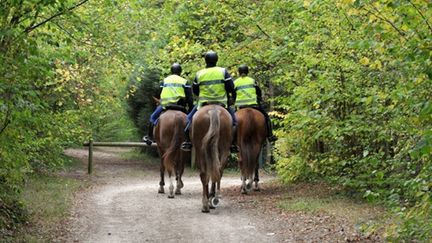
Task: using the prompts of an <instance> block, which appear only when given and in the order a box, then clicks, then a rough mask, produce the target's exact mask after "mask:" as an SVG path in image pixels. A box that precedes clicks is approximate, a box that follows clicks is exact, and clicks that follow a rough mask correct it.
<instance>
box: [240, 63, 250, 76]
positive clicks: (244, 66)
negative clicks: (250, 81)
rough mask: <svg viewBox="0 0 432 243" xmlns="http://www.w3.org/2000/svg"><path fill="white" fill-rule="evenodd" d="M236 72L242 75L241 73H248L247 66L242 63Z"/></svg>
mask: <svg viewBox="0 0 432 243" xmlns="http://www.w3.org/2000/svg"><path fill="white" fill-rule="evenodd" d="M238 72H239V74H240V75H242V74H246V75H247V74H248V73H249V67H248V66H247V65H245V64H242V65H240V66H239V67H238Z"/></svg>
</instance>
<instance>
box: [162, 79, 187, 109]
mask: <svg viewBox="0 0 432 243" xmlns="http://www.w3.org/2000/svg"><path fill="white" fill-rule="evenodd" d="M186 82H187V80H186V79H184V78H182V77H180V76H178V75H175V74H174V75H170V76H168V77H166V78H165V79H164V80H163V84H162V86H161V87H162V92H161V95H160V97H161V105H162V107H164V108H165V107H166V106H168V105H173V104H177V102H178V101H179V100H180V99H181V98H185V97H186V94H185V91H184V87H185V85H186Z"/></svg>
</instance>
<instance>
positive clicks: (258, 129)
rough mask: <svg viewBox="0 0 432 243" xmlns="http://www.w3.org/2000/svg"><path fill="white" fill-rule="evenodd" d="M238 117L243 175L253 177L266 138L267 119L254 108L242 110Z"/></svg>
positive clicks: (237, 113) (238, 137) (238, 138)
mask: <svg viewBox="0 0 432 243" xmlns="http://www.w3.org/2000/svg"><path fill="white" fill-rule="evenodd" d="M236 116H237V122H238V125H237V144H238V145H239V147H240V160H239V162H240V169H241V170H242V174H245V175H252V173H254V170H255V168H256V166H257V161H258V157H259V154H260V151H261V147H262V145H263V143H264V141H265V137H266V127H265V117H264V115H263V114H262V113H261V112H260V111H258V110H256V109H253V108H244V109H240V110H239V111H237V112H236Z"/></svg>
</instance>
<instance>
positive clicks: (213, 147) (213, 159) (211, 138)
mask: <svg viewBox="0 0 432 243" xmlns="http://www.w3.org/2000/svg"><path fill="white" fill-rule="evenodd" d="M207 113H208V114H209V116H210V125H209V129H208V130H207V133H206V134H205V136H204V138H203V140H202V144H201V146H202V151H204V160H205V166H206V174H207V175H209V176H210V178H211V180H212V181H213V182H217V181H219V180H220V171H219V169H220V167H221V162H220V160H219V140H220V134H219V130H220V111H219V110H217V109H211V110H209V111H208V112H207Z"/></svg>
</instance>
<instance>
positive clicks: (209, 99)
mask: <svg viewBox="0 0 432 243" xmlns="http://www.w3.org/2000/svg"><path fill="white" fill-rule="evenodd" d="M204 59H205V62H206V68H205V69H202V70H200V71H198V72H197V74H196V76H195V80H194V82H193V84H192V90H193V93H194V94H195V95H196V96H198V104H197V105H196V106H195V107H194V109H193V110H192V111H191V112H190V113H189V114H188V117H187V118H188V123H187V125H186V129H185V132H186V141H185V142H184V143H183V144H182V149H183V150H185V151H189V150H190V149H191V147H192V144H191V142H190V138H189V127H190V124H191V122H192V117H193V115H194V114H195V112H196V111H197V110H198V109H199V108H201V107H202V106H205V105H208V104H219V105H221V106H223V107H225V108H227V110H228V111H229V113H230V114H231V117H232V119H233V126H236V125H237V120H236V118H235V111H234V109H232V108H231V107H230V104H229V101H230V97H232V98H233V99H235V95H236V94H235V90H234V83H233V79H232V77H231V75H230V74H229V73H228V71H227V70H226V69H225V68H222V67H218V66H216V63H217V61H218V56H217V53H216V52H214V51H208V52H207V53H206V54H205V55H204ZM234 131H235V128H234ZM231 151H232V152H237V151H238V149H237V145H236V144H235V140H233V145H232V146H231Z"/></svg>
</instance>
